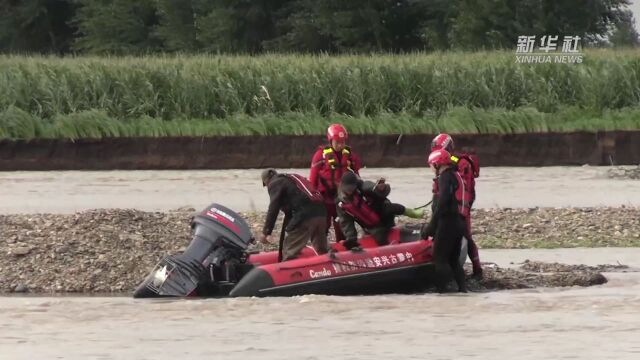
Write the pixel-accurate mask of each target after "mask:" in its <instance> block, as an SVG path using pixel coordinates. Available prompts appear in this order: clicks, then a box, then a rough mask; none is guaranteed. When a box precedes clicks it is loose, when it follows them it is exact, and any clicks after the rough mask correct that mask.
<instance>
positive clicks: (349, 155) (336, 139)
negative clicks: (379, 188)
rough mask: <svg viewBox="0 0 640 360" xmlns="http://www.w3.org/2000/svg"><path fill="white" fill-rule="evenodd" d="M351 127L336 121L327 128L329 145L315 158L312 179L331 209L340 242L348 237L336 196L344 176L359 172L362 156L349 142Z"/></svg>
mask: <svg viewBox="0 0 640 360" xmlns="http://www.w3.org/2000/svg"><path fill="white" fill-rule="evenodd" d="M348 139H349V134H348V133H347V129H345V127H344V126H342V125H341V124H332V125H330V126H329V128H328V129H327V141H328V144H327V145H321V146H320V147H318V150H317V151H316V152H315V154H314V155H313V158H312V159H311V173H310V174H309V182H311V184H312V185H313V186H314V187H315V188H316V189H317V190H318V191H320V193H321V194H322V197H323V199H324V204H325V207H326V208H327V231H328V230H329V227H330V226H331V224H333V230H334V232H335V236H336V239H335V240H336V242H338V241H340V240H344V234H343V233H342V230H341V229H340V225H339V224H338V221H337V219H336V217H337V213H336V196H337V195H338V185H339V184H340V179H342V175H343V174H344V173H347V172H353V173H355V174H356V175H359V171H360V167H361V166H362V163H361V161H360V158H359V157H358V156H357V155H356V154H355V153H354V152H353V151H352V150H351V148H350V147H349V146H347V145H346V141H347V140H348Z"/></svg>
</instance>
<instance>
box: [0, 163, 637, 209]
mask: <svg viewBox="0 0 640 360" xmlns="http://www.w3.org/2000/svg"><path fill="white" fill-rule="evenodd" d="M260 171H261V170H259V169H254V170H211V171H207V170H188V171H187V170H185V171H176V170H167V171H48V172H40V171H35V172H0V213H3V214H17V213H73V212H76V211H82V210H88V209H96V208H136V209H138V210H145V211H167V210H171V209H175V208H179V207H185V206H186V207H193V208H195V209H201V208H204V207H205V206H207V205H208V204H210V203H211V202H218V203H221V204H224V205H226V206H228V207H230V208H231V209H234V210H236V211H251V210H260V211H264V210H265V209H266V208H267V205H268V199H269V197H268V195H267V192H266V190H265V189H264V188H263V187H262V184H261V182H260V180H259V179H260ZM283 171H294V172H298V173H301V174H304V175H307V174H308V169H284V170H283ZM607 171H608V168H607V167H590V166H585V167H543V168H532V167H527V168H500V167H487V168H483V169H482V170H481V177H480V178H478V181H477V191H478V197H477V200H476V203H475V204H474V207H476V208H495V207H512V208H528V207H536V206H539V207H566V206H573V207H592V206H620V205H630V206H639V205H640V181H638V180H630V179H609V178H608V177H607ZM362 176H363V178H365V179H377V178H378V177H380V176H383V177H385V178H387V179H388V182H389V183H390V184H391V188H392V190H391V195H390V198H391V199H392V200H393V201H396V202H399V203H402V204H405V205H407V206H420V205H423V204H425V203H426V202H427V201H429V200H430V198H431V178H432V176H433V174H432V173H431V172H430V170H429V169H428V168H426V167H425V168H405V169H392V168H368V169H363V170H362Z"/></svg>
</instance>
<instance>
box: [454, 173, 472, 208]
mask: <svg viewBox="0 0 640 360" xmlns="http://www.w3.org/2000/svg"><path fill="white" fill-rule="evenodd" d="M453 173H454V174H455V176H456V180H457V181H458V188H457V189H456V193H455V196H456V201H457V202H458V213H460V215H462V216H463V217H465V218H467V217H468V216H469V215H471V202H472V201H473V195H472V194H471V192H469V189H468V188H467V185H466V184H465V182H464V179H463V178H462V175H460V173H459V172H458V171H454V172H453Z"/></svg>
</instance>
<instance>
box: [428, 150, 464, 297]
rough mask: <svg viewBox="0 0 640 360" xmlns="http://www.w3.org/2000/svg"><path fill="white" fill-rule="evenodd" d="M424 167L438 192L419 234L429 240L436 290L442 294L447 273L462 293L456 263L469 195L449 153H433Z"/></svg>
mask: <svg viewBox="0 0 640 360" xmlns="http://www.w3.org/2000/svg"><path fill="white" fill-rule="evenodd" d="M428 164H429V166H430V167H431V168H432V169H433V171H434V172H435V174H436V179H437V181H438V192H437V194H436V195H435V198H436V199H437V201H434V203H436V206H435V208H434V210H433V214H432V215H431V220H430V221H429V223H428V224H425V225H424V226H423V227H422V230H421V231H420V235H421V237H422V238H424V239H426V238H427V237H429V236H431V237H433V259H434V263H435V267H436V274H437V275H438V276H437V281H436V286H437V288H438V291H440V292H444V291H446V286H447V283H448V282H449V278H450V277H449V276H450V272H451V271H453V278H454V279H455V281H456V283H457V284H458V291H460V292H466V291H467V287H466V284H465V274H464V269H463V268H462V264H460V261H459V258H460V247H461V245H462V237H463V236H464V235H465V233H466V232H467V230H466V224H465V217H467V216H469V211H470V209H471V208H470V204H469V202H470V200H471V196H470V194H469V192H468V191H466V186H465V184H464V181H463V180H462V176H461V175H460V173H458V172H457V171H456V168H455V165H454V164H453V162H452V161H451V154H450V153H449V152H447V151H445V150H436V151H434V152H432V153H431V154H430V155H429V158H428Z"/></svg>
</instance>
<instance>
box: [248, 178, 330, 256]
mask: <svg viewBox="0 0 640 360" xmlns="http://www.w3.org/2000/svg"><path fill="white" fill-rule="evenodd" d="M261 176H262V186H266V187H267V190H268V191H269V198H270V202H269V209H268V210H267V217H266V220H265V224H264V228H263V229H262V236H261V237H260V242H262V243H270V242H271V241H270V236H271V233H272V232H273V227H274V226H275V223H276V219H277V218H278V213H279V212H280V211H282V212H284V214H285V216H284V220H283V230H282V231H283V232H286V236H284V237H283V235H284V234H281V235H280V246H279V256H278V261H287V260H291V259H295V258H296V257H298V256H299V255H300V252H301V251H302V249H303V248H304V247H305V246H306V245H307V242H308V241H309V240H310V241H311V244H312V246H313V248H314V249H315V250H316V252H317V253H318V254H325V253H327V252H328V246H329V245H328V243H327V221H326V218H327V210H326V208H325V206H324V203H323V200H322V195H321V194H320V192H318V191H317V190H315V189H314V188H313V186H311V184H310V183H309V181H308V180H307V179H306V178H305V177H304V176H301V175H298V174H278V172H277V171H276V170H274V169H267V170H264V171H263V172H262V175H261Z"/></svg>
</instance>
